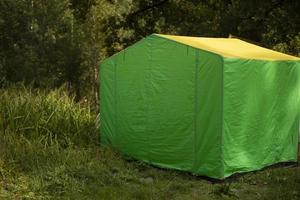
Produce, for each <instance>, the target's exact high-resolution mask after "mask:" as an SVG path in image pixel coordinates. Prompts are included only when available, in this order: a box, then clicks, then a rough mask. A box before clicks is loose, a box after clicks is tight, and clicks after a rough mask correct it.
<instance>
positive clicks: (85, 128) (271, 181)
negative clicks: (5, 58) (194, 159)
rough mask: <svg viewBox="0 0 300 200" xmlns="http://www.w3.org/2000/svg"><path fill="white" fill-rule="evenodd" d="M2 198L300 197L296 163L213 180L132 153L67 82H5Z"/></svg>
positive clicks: (0, 117) (0, 131) (0, 93)
mask: <svg viewBox="0 0 300 200" xmlns="http://www.w3.org/2000/svg"><path fill="white" fill-rule="evenodd" d="M0 199H149V200H150V199H207V200H208V199H249V200H250V199H251V200H253V199H266V200H267V199H268V200H269V199H273V200H274V199H289V200H292V199H300V166H299V165H298V164H297V163H294V164H285V165H279V166H276V167H269V168H267V169H264V170H260V171H257V172H251V173H246V174H242V175H238V176H234V177H231V178H229V179H226V180H225V181H216V180H210V179H207V178H205V177H197V176H193V175H191V174H189V173H184V172H179V171H174V170H165V169H160V168H156V167H153V166H149V165H147V164H144V163H141V162H138V161H134V160H125V159H124V158H123V157H122V156H121V155H120V154H119V153H118V152H116V151H114V150H113V149H111V148H108V147H103V146H101V145H100V131H99V129H98V117H97V116H96V114H95V113H94V112H92V109H91V106H90V105H89V104H88V103H87V102H79V103H76V102H75V101H74V99H72V98H70V97H69V95H68V94H67V93H66V92H65V90H64V89H63V88H62V89H58V90H54V91H46V90H34V89H30V88H25V87H24V86H22V85H21V86H13V87H8V88H5V89H1V90H0Z"/></svg>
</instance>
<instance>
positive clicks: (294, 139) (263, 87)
mask: <svg viewBox="0 0 300 200" xmlns="http://www.w3.org/2000/svg"><path fill="white" fill-rule="evenodd" d="M100 74H101V86H100V91H101V95H100V96H101V97H100V98H101V99H100V110H101V111H100V113H101V114H100V116H101V136H102V137H101V140H102V144H105V145H111V146H113V147H114V148H116V149H118V150H119V151H120V152H122V154H123V155H125V156H129V157H131V158H134V159H138V160H142V161H145V162H147V163H150V164H153V165H157V166H160V167H163V168H171V169H178V170H184V171H189V172H192V173H193V174H196V175H204V176H208V177H212V178H217V179H223V178H225V177H228V176H230V175H232V174H234V173H238V172H248V171H252V170H258V169H261V168H263V167H265V166H268V165H271V164H274V163H278V162H286V161H296V160H297V149H298V127H299V107H300V77H299V75H300V59H299V58H297V57H293V56H289V55H286V54H282V53H279V52H275V51H272V50H269V49H265V48H262V47H259V46H256V45H253V44H250V43H247V42H244V41H241V40H239V39H229V38H197V37H183V36H171V35H159V34H153V35H150V36H148V37H146V38H144V39H142V40H141V41H139V42H137V43H136V44H134V45H132V46H130V47H128V48H126V49H125V50H123V51H121V52H120V53H117V54H115V55H114V56H112V57H110V58H108V59H106V60H105V61H104V62H103V63H102V64H101V71H100Z"/></svg>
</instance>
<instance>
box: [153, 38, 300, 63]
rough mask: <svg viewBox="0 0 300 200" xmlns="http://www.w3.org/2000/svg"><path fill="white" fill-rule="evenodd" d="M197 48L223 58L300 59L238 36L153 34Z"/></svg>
mask: <svg viewBox="0 0 300 200" xmlns="http://www.w3.org/2000/svg"><path fill="white" fill-rule="evenodd" d="M153 35H155V36H158V37H160V38H165V39H169V40H173V41H175V42H179V43H182V44H185V45H188V46H191V47H194V48H197V49H202V50H206V51H209V52H212V53H216V54H218V55H220V56H223V57H225V58H241V59H253V60H274V61H276V60H278V61H279V60H281V61H295V60H296V61H297V60H298V61H300V58H298V57H295V56H291V55H288V54H284V53H281V52H277V51H274V50H271V49H268V48H265V47H261V46H258V45H255V44H252V43H249V42H246V41H244V40H241V39H238V38H217V37H191V36H178V35H164V34H153Z"/></svg>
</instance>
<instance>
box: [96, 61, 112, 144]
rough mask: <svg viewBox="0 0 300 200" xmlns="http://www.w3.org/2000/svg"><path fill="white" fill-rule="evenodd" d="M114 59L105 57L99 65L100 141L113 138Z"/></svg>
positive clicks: (110, 141) (110, 140) (105, 141)
mask: <svg viewBox="0 0 300 200" xmlns="http://www.w3.org/2000/svg"><path fill="white" fill-rule="evenodd" d="M114 70H115V67H114V61H113V59H107V60H105V61H104V62H102V63H101V66H100V81H101V84H100V123H101V124H100V133H101V143H102V144H110V143H112V142H114V141H115V138H114V136H115V135H114V132H115V130H114V128H115V126H114V122H115V121H114V113H115V112H114V111H115V110H114V103H115V98H114V93H115V90H114V89H115V88H114V78H115V74H114Z"/></svg>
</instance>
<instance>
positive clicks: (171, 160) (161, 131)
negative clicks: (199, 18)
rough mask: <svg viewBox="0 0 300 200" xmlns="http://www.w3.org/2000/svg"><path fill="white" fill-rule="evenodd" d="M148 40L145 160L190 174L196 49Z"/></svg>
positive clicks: (193, 140) (163, 41) (162, 40)
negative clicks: (186, 171)
mask: <svg viewBox="0 0 300 200" xmlns="http://www.w3.org/2000/svg"><path fill="white" fill-rule="evenodd" d="M149 41H150V43H149V58H148V59H149V61H148V63H149V65H148V66H147V73H146V75H147V77H146V79H147V80H146V82H145V84H146V91H147V101H146V104H147V128H146V132H145V135H146V137H147V141H148V143H147V153H148V155H147V158H148V159H149V161H150V162H151V163H152V164H156V165H159V166H162V167H167V168H174V169H180V170H188V171H191V170H192V167H193V164H194V142H195V138H194V117H195V114H194V113H195V79H194V77H195V55H196V50H195V49H194V48H191V47H188V46H186V45H183V44H179V43H177V42H174V41H169V40H166V39H164V38H160V37H157V36H154V35H152V36H150V37H149Z"/></svg>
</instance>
